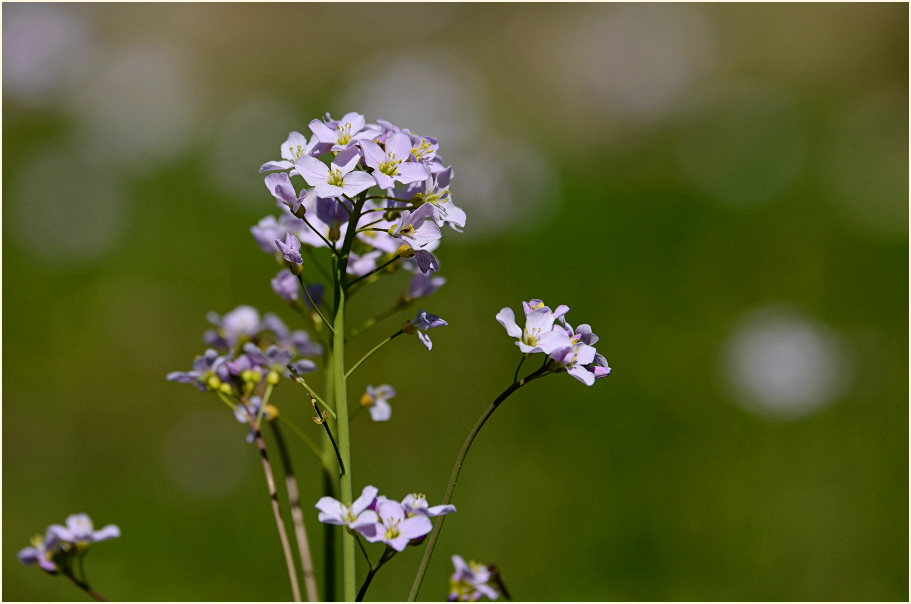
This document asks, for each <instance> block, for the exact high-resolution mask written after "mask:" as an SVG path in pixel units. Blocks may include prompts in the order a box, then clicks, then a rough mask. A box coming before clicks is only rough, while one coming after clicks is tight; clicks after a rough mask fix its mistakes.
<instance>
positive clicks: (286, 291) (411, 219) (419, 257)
mask: <svg viewBox="0 0 911 604" xmlns="http://www.w3.org/2000/svg"><path fill="white" fill-rule="evenodd" d="M309 130H310V132H311V136H310V138H309V139H308V138H307V136H306V135H304V134H301V133H300V132H292V133H291V134H289V135H288V139H287V140H286V141H285V142H284V143H282V145H281V148H280V152H281V157H282V159H281V160H276V161H270V162H266V163H265V164H263V165H262V167H261V168H260V172H269V173H270V174H268V175H267V176H266V177H265V183H266V188H267V189H268V190H269V192H270V193H271V194H272V196H273V197H274V198H275V200H276V203H277V205H278V207H279V209H280V214H279V216H278V217H276V216H267V217H266V218H263V219H262V220H260V221H259V223H258V224H257V225H256V226H254V227H252V228H251V232H252V234H253V237H254V238H255V239H256V242H257V244H258V245H259V246H260V248H262V249H263V250H264V251H266V252H268V253H271V254H273V255H275V256H276V258H280V259H281V260H282V261H284V262H285V263H287V264H288V265H289V267H290V269H291V272H292V273H293V272H297V274H300V271H301V270H302V262H303V259H302V256H301V252H302V251H306V250H307V248H321V247H331V248H334V249H338V248H339V242H341V241H344V240H345V238H346V235H347V233H348V230H349V229H356V236H355V237H354V238H353V240H352V247H351V250H350V254H349V258H348V265H347V272H348V274H349V275H351V276H352V277H353V278H357V277H360V276H364V275H367V274H368V273H371V272H373V271H374V270H376V269H377V268H378V267H380V266H381V265H383V264H385V263H387V262H389V261H390V260H393V259H395V258H403V259H411V261H410V262H408V263H401V265H402V266H404V267H405V268H406V269H408V270H411V271H413V272H414V273H416V274H418V273H420V274H424V273H429V272H433V271H436V270H438V269H439V266H440V265H439V261H438V260H437V258H436V256H435V255H434V254H433V252H434V250H435V249H436V248H437V246H438V245H439V243H440V239H441V237H442V231H441V227H443V226H445V225H447V224H448V225H449V226H450V227H451V228H452V229H454V230H456V231H461V230H462V228H463V227H464V226H465V212H464V211H463V210H462V209H461V208H459V207H457V206H456V205H455V204H454V203H453V201H452V196H451V193H450V188H449V185H450V181H451V180H452V167H447V166H445V165H444V163H443V160H442V158H441V157H440V155H439V153H438V151H439V143H438V142H437V140H436V139H435V138H433V137H429V136H421V135H418V134H414V133H412V132H411V131H410V130H408V129H407V128H400V127H399V126H396V125H394V124H391V123H389V122H386V121H384V120H377V122H376V123H367V122H366V119H365V118H364V116H363V115H362V114H360V113H347V114H345V115H344V116H343V117H342V118H341V119H338V120H335V119H332V117H331V116H329V115H328V114H327V115H326V116H325V119H323V120H318V119H315V120H312V121H311V122H310V124H309ZM295 177H299V178H300V179H301V180H302V181H303V182H302V183H300V184H299V185H295V183H294V182H293V180H292V179H294V178H295ZM368 194H369V196H368ZM355 198H359V200H358V201H355ZM358 202H359V203H360V211H359V220H358V223H357V224H354V225H353V224H351V220H350V219H351V216H352V211H353V210H354V207H355V203H358ZM273 288H274V289H275V291H276V293H278V294H279V295H280V296H282V297H283V298H285V299H287V300H289V301H290V300H292V299H296V297H297V288H296V286H294V284H293V282H292V280H291V278H290V275H288V274H283V273H280V274H279V275H278V276H277V277H276V280H275V281H273ZM411 297H412V298H413V297H415V296H411Z"/></svg>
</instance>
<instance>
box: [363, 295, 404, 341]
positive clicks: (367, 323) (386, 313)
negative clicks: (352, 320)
mask: <svg viewBox="0 0 911 604" xmlns="http://www.w3.org/2000/svg"><path fill="white" fill-rule="evenodd" d="M409 303H410V302H402V301H401V300H400V301H398V302H396V303H395V304H393V305H392V306H390V307H389V308H387V309H386V310H384V311H383V312H381V313H380V314H378V315H375V316H373V317H370V318H369V319H367V320H366V321H364V322H363V323H361V324H360V326H358V327H356V328H355V329H353V330H351V333H350V334H348V339H349V340H350V339H351V338H353V337H355V336H357V335H359V334H361V333H363V332H365V331H366V330H368V329H370V328H371V327H373V326H374V325H376V324H377V323H379V322H380V321H382V320H383V319H385V318H386V317H389V316H391V315H394V314H395V313H396V312H398V311H399V310H402V309H403V308H405V307H406V306H408V304H409Z"/></svg>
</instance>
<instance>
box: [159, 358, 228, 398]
mask: <svg viewBox="0 0 911 604" xmlns="http://www.w3.org/2000/svg"><path fill="white" fill-rule="evenodd" d="M227 362H228V357H223V356H220V355H219V354H218V352H217V351H216V350H214V349H212V348H209V349H208V350H206V352H205V353H204V354H203V355H202V356H199V357H197V358H196V359H195V360H194V361H193V369H192V371H172V372H171V373H169V374H168V375H167V380H168V381H169V382H180V383H183V384H193V385H194V386H196V387H197V388H199V389H200V390H203V391H205V390H208V389H212V390H216V389H218V388H219V386H221V385H222V383H224V382H228V381H229V380H230V375H229V373H228V366H227Z"/></svg>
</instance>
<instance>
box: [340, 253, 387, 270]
mask: <svg viewBox="0 0 911 604" xmlns="http://www.w3.org/2000/svg"><path fill="white" fill-rule="evenodd" d="M382 254H383V252H381V251H379V250H376V251H373V252H367V253H366V254H363V255H359V254H355V253H354V252H350V253H349V254H348V267H347V269H346V271H347V273H348V274H349V275H352V276H354V277H363V276H364V275H366V274H367V273H369V272H371V271H373V270H375V269H376V261H377V259H378V258H379V257H380V256H381V255H382Z"/></svg>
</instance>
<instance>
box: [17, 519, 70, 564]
mask: <svg viewBox="0 0 911 604" xmlns="http://www.w3.org/2000/svg"><path fill="white" fill-rule="evenodd" d="M59 541H60V539H59V538H58V537H57V535H55V534H54V533H52V532H51V531H50V529H48V530H47V531H46V532H45V533H44V537H42V536H41V535H35V536H34V537H32V539H31V544H32V545H31V547H26V548H23V549H21V550H19V553H18V554H17V557H18V558H19V562H21V563H23V564H26V565H28V564H35V563H37V564H38V566H39V567H41V570H43V571H44V572H47V573H52V574H53V573H56V572H57V564H56V563H55V562H54V561H53V557H54V550H55V548H56V547H57V543H58V542H59Z"/></svg>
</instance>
